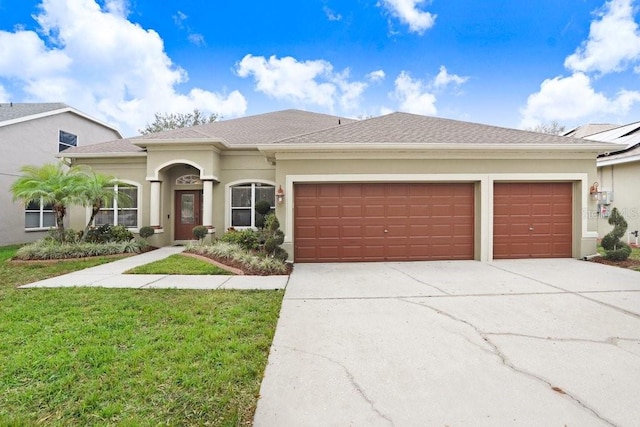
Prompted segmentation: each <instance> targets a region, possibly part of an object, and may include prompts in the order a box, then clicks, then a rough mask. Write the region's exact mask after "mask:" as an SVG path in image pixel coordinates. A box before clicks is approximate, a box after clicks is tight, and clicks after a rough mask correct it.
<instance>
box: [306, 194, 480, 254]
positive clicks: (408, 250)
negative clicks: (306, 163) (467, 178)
mask: <svg viewBox="0 0 640 427" xmlns="http://www.w3.org/2000/svg"><path fill="white" fill-rule="evenodd" d="M325 186H328V187H330V188H325ZM302 189H304V190H303V191H299V190H302ZM300 194H303V195H304V197H303V198H302V199H303V200H301V198H300V197H299V195H300ZM314 194H315V196H316V197H315V198H314V197H313V196H314ZM473 199H474V185H473V184H471V183H455V184H451V183H446V184H419V183H410V184H408V183H392V184H296V185H295V186H294V205H295V206H296V209H295V218H294V250H295V260H296V261H298V262H305V261H307V262H312V261H319V262H322V261H327V260H331V261H375V260H408V259H411V260H418V259H419V260H429V259H473V246H474V244H473V241H474V202H473ZM327 200H330V201H331V203H330V206H327V209H323V207H324V206H326V205H323V204H325V203H326V201H327ZM314 205H315V209H313V208H312V206H314ZM301 206H304V208H305V209H301V208H300V207H301ZM313 215H315V217H313ZM314 225H315V232H313V231H312V229H313V228H314ZM318 227H320V228H322V227H326V229H325V230H323V231H322V232H319V231H318ZM384 230H387V232H386V233H385V232H384ZM336 233H337V234H338V236H336ZM455 233H460V234H461V235H460V236H458V235H455ZM301 236H302V237H301ZM317 236H324V237H331V238H334V237H335V238H336V239H337V242H334V241H333V240H332V241H331V244H328V243H327V242H324V243H323V240H324V239H323V238H317ZM314 237H316V239H315V240H314ZM305 246H315V249H314V250H307V249H305Z"/></svg>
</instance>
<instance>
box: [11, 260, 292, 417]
mask: <svg viewBox="0 0 640 427" xmlns="http://www.w3.org/2000/svg"><path fill="white" fill-rule="evenodd" d="M14 250H15V249H2V248H0V281H1V282H0V283H1V284H0V336H1V337H2V340H0V402H2V404H1V405H0V425H36V424H40V425H65V426H66V425H101V426H102V425H123V424H124V425H216V426H236V425H249V424H250V423H251V421H252V418H253V413H254V411H255V405H256V401H257V397H258V393H259V388H260V382H261V379H262V375H263V372H264V368H265V365H266V362H267V356H268V352H269V347H270V345H271V341H272V338H273V334H274V331H275V326H276V322H277V319H278V313H279V310H280V304H281V301H282V296H283V292H282V291H191V290H173V289H170V290H148V289H146V290H133V289H103V288H57V289H20V290H19V289H15V286H18V285H21V284H24V283H28V281H32V280H41V279H44V278H46V277H49V274H55V273H57V272H59V271H60V270H61V269H65V268H72V267H70V266H69V265H66V264H67V263H68V262H66V261H65V262H61V263H58V264H53V265H46V266H40V268H37V269H36V271H38V273H39V274H36V273H34V272H33V271H31V272H29V273H28V274H27V273H25V272H24V271H22V270H24V269H30V268H31V267H32V266H30V265H18V266H16V265H8V264H7V263H6V262H5V261H6V259H7V258H8V257H9V256H10V255H9V256H7V252H9V253H10V252H11V251H14ZM78 262H85V261H71V263H74V264H73V265H74V266H75V267H74V268H76V267H78V266H79V265H78V264H76V263H78ZM92 262H93V261H92ZM36 276H38V277H36ZM27 277H28V279H27ZM24 280H27V281H24Z"/></svg>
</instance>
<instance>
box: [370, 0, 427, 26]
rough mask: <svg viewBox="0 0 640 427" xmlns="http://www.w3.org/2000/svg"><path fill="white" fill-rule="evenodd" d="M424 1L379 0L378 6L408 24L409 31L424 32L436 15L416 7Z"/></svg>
mask: <svg viewBox="0 0 640 427" xmlns="http://www.w3.org/2000/svg"><path fill="white" fill-rule="evenodd" d="M424 3H425V0H380V1H379V2H378V6H381V7H384V8H385V9H386V10H388V11H389V12H390V13H391V14H392V15H393V16H395V17H397V18H398V19H400V21H402V22H404V23H405V24H407V25H409V31H411V32H414V33H418V34H424V32H425V31H426V30H428V29H429V28H431V27H433V25H434V24H435V21H436V15H434V14H431V13H429V12H425V11H424V10H420V9H419V8H418V7H419V6H420V5H422V4H424Z"/></svg>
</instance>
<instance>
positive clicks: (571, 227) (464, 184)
mask: <svg viewBox="0 0 640 427" xmlns="http://www.w3.org/2000/svg"><path fill="white" fill-rule="evenodd" d="M611 145H612V144H608V143H603V142H594V141H588V140H584V139H576V138H566V137H558V136H552V135H545V134H540V133H534V132H525V131H519V130H514V129H506V128H498V127H492V126H486V125H480V124H474V123H466V122H460V121H454V120H447V119H440V118H432V117H424V116H419V115H413V114H406V113H394V114H389V115H386V116H381V117H376V118H372V119H368V120H362V121H354V120H350V119H346V118H340V117H334V116H329V115H323V114H316V113H310V112H304V111H298V110H287V111H279V112H273V113H267V114H261V115H256V116H250V117H245V118H239V119H233V120H226V121H221V122H216V123H210V124H206V125H201V126H196V127H192V128H186V129H178V130H173V131H167V132H162V133H157V134H151V135H146V136H140V137H136V138H132V139H127V140H117V141H113V142H106V143H102V144H97V145H93V146H85V147H77V148H74V149H70V150H67V151H65V152H64V153H63V154H62V156H63V157H64V158H66V159H67V160H69V161H71V162H72V163H81V164H88V165H91V166H92V167H93V168H94V169H96V170H98V171H100V172H105V173H109V174H113V175H116V176H117V177H118V178H119V179H121V180H122V181H123V182H124V183H125V184H126V186H125V187H124V189H125V191H129V193H130V194H131V195H132V196H134V199H135V200H136V201H137V203H136V204H135V206H130V207H128V208H127V209H125V210H119V209H118V208H117V207H116V206H111V207H110V208H109V209H106V210H105V211H104V212H103V213H102V214H101V215H102V216H101V218H100V223H112V224H125V225H127V226H129V227H130V228H132V229H133V230H134V231H135V230H137V229H139V227H141V226H145V225H150V226H152V227H155V228H156V230H157V232H156V234H155V235H154V236H153V238H152V239H153V241H152V242H153V243H154V244H156V245H169V244H174V243H176V242H181V241H185V240H189V239H191V238H192V236H191V229H192V228H193V227H194V226H195V225H198V224H203V225H205V226H207V227H209V229H210V232H211V235H213V236H220V235H222V234H223V233H224V232H225V231H226V230H227V229H229V228H230V227H233V228H236V229H239V228H243V227H255V226H256V225H258V223H259V216H258V215H257V214H256V212H255V204H256V202H257V201H259V200H268V201H269V203H270V204H271V206H272V208H273V209H274V210H275V212H276V214H277V216H278V218H279V220H280V223H281V228H282V229H283V231H284V232H285V244H284V247H285V249H286V250H287V251H288V252H289V254H290V257H291V259H292V260H293V261H295V262H318V261H322V262H329V261H335V262H340V261H376V260H436V259H447V260H448V259H476V260H482V261H488V260H492V259H497V258H529V257H574V258H577V257H582V256H586V255H589V254H592V253H594V252H595V245H596V239H597V237H598V234H597V218H593V217H590V216H589V215H587V214H586V213H587V212H588V211H590V210H594V209H595V206H596V204H597V203H596V201H594V200H592V198H591V197H590V193H589V189H590V185H591V183H592V182H594V181H595V180H597V171H596V157H597V155H598V154H601V153H603V152H606V151H607V150H611V148H610V147H611ZM87 218H88V212H86V211H84V210H81V209H76V210H74V211H73V213H72V226H73V227H76V228H79V227H81V226H82V225H83V224H84V223H85V221H86V220H87Z"/></svg>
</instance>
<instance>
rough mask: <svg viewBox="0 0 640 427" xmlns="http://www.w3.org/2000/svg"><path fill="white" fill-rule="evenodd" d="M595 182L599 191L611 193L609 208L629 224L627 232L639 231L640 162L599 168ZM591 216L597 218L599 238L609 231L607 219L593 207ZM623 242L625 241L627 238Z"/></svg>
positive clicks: (609, 226)
mask: <svg viewBox="0 0 640 427" xmlns="http://www.w3.org/2000/svg"><path fill="white" fill-rule="evenodd" d="M595 181H597V182H598V183H599V184H600V188H599V189H600V190H601V191H613V202H612V203H611V205H609V208H610V209H613V208H618V210H619V211H620V213H621V214H622V215H623V216H624V218H625V219H626V221H627V224H629V228H628V229H627V232H629V231H634V230H640V162H632V163H624V164H618V165H611V166H603V167H600V168H598V179H597V180H595ZM592 216H594V217H597V218H598V221H597V225H598V235H599V236H600V237H601V238H602V237H604V235H605V234H607V233H608V232H609V231H611V228H612V226H611V225H609V223H608V218H602V217H601V216H600V215H599V213H598V212H597V210H596V208H595V207H594V210H593V212H592ZM623 240H624V241H627V236H625V237H624V239H623ZM632 242H633V240H632Z"/></svg>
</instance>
